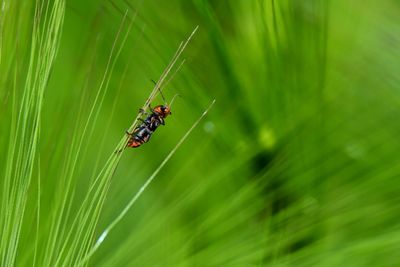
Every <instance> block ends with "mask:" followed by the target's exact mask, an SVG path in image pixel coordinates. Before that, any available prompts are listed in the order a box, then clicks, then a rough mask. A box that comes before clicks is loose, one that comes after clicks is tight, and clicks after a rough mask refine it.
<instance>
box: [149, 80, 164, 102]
mask: <svg viewBox="0 0 400 267" xmlns="http://www.w3.org/2000/svg"><path fill="white" fill-rule="evenodd" d="M151 81H152V82H153V83H154V85H157V83H156V82H155V81H154V80H153V79H151ZM157 89H158V91H159V92H160V94H161V97H162V99H163V100H164V102H165V103H167V101H166V100H165V97H164V95H163V93H162V91H161V88H160V87H158V88H157Z"/></svg>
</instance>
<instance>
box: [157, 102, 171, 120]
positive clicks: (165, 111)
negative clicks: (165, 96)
mask: <svg viewBox="0 0 400 267" xmlns="http://www.w3.org/2000/svg"><path fill="white" fill-rule="evenodd" d="M153 111H154V112H155V113H157V114H159V115H160V116H161V117H163V118H165V117H167V116H168V115H171V114H172V113H171V109H170V107H169V106H167V105H165V106H164V105H158V106H156V107H155V108H154V109H153Z"/></svg>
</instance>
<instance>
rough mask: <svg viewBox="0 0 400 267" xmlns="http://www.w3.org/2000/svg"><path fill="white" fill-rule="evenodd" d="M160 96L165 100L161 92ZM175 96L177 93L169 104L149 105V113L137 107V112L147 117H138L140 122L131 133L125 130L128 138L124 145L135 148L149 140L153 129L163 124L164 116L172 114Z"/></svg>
mask: <svg viewBox="0 0 400 267" xmlns="http://www.w3.org/2000/svg"><path fill="white" fill-rule="evenodd" d="M160 93H161V90H160ZM161 96H162V98H163V100H164V101H165V98H164V96H163V95H162V93H161ZM176 96H179V95H178V94H176V95H175V96H174V97H173V98H172V100H171V103H170V105H168V104H167V102H165V104H164V105H157V106H155V107H154V108H151V107H150V105H149V108H150V111H151V113H146V112H145V111H144V110H143V109H139V112H140V113H142V114H144V115H146V116H147V117H146V118H145V119H144V120H143V119H141V118H139V121H141V124H139V125H138V126H136V128H135V129H134V130H133V132H132V133H130V132H129V131H126V134H127V135H129V140H128V143H127V145H126V147H132V148H135V147H139V146H141V145H143V144H144V143H147V142H148V141H149V140H150V137H151V135H152V134H153V133H154V131H155V130H157V128H158V126H160V125H165V118H166V117H167V116H168V115H171V114H172V113H171V105H172V103H173V101H174V99H175V97H176Z"/></svg>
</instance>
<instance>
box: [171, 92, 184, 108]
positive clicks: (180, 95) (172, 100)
mask: <svg viewBox="0 0 400 267" xmlns="http://www.w3.org/2000/svg"><path fill="white" fill-rule="evenodd" d="M177 96H179V97H182V96H181V95H180V94H176V95H174V97H173V98H172V100H171V102H170V103H169V108H171V106H172V103H173V102H174V99H175V97H177Z"/></svg>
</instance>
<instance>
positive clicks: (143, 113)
mask: <svg viewBox="0 0 400 267" xmlns="http://www.w3.org/2000/svg"><path fill="white" fill-rule="evenodd" d="M149 107H150V105H149ZM139 113H140V114H142V115H146V116H149V115H150V114H149V113H147V112H146V111H144V109H142V108H139Z"/></svg>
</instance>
